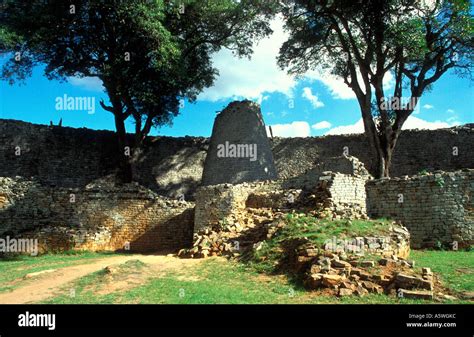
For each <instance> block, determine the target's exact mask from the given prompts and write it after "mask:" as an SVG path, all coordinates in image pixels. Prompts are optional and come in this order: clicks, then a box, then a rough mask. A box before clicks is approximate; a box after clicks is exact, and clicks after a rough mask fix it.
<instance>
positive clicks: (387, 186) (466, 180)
mask: <svg viewBox="0 0 474 337" xmlns="http://www.w3.org/2000/svg"><path fill="white" fill-rule="evenodd" d="M473 198H474V170H472V169H466V170H462V171H455V172H442V171H438V172H434V173H432V174H425V175H417V176H412V177H403V178H394V179H379V180H372V181H369V182H368V183H367V201H368V212H369V215H370V216H371V217H375V218H379V217H389V218H392V219H396V220H399V221H401V222H402V223H403V224H404V225H405V226H406V227H407V228H408V229H409V230H410V233H411V237H412V245H413V246H414V247H435V246H437V245H444V246H447V247H450V248H454V249H457V248H463V247H469V246H471V245H472V244H473V243H474V236H473V235H474V199H473Z"/></svg>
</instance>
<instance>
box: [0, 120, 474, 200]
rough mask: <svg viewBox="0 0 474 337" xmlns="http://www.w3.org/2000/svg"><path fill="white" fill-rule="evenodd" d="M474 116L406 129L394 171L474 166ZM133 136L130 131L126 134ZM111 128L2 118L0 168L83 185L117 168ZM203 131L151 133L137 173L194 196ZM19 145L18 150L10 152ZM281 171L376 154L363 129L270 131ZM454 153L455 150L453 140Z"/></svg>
mask: <svg viewBox="0 0 474 337" xmlns="http://www.w3.org/2000/svg"><path fill="white" fill-rule="evenodd" d="M473 136H474V128H473V124H470V125H466V126H463V127H456V128H451V129H440V130H433V131H429V130H423V131H416V130H406V131H403V132H402V134H401V136H400V140H399V144H398V146H397V148H396V151H395V154H394V158H393V167H392V176H395V177H396V176H403V175H413V174H417V173H419V172H420V171H422V170H424V169H426V170H436V169H442V170H445V171H454V170H458V169H461V168H474V147H473V146H472V143H473ZM129 143H130V144H133V137H132V136H130V137H129ZM115 144H116V143H115V138H114V133H113V132H110V131H93V130H88V129H73V128H68V127H48V126H45V125H35V124H30V123H25V122H20V121H14V120H2V119H0V176H5V177H15V176H23V177H27V178H29V177H37V178H38V179H39V181H41V182H44V183H46V184H52V185H55V186H63V187H84V186H85V185H87V184H88V183H90V182H91V181H93V180H95V179H98V178H101V177H104V176H106V175H109V174H111V173H114V170H115V168H116V167H117V163H116V158H117V156H116V155H115V153H116V145H115ZM208 145H209V141H208V139H207V138H194V137H182V138H172V137H149V138H148V139H147V142H146V146H145V150H144V154H143V156H142V158H140V160H139V162H138V163H137V164H136V166H135V168H134V176H135V179H136V180H137V181H138V182H139V183H140V184H141V185H144V186H146V187H147V188H150V189H152V190H153V191H155V192H157V193H159V194H161V195H164V196H168V197H177V196H178V195H179V194H185V196H186V199H189V198H192V197H193V194H194V192H195V190H196V188H197V187H198V186H199V185H200V182H201V176H202V170H203V165H204V159H205V157H206V151H207V149H208ZM17 146H19V147H20V149H21V155H19V156H17V155H15V149H16V147H17ZM271 146H272V152H273V157H274V160H275V165H276V168H277V172H278V175H279V177H280V178H282V179H288V178H291V177H297V176H299V175H302V174H305V173H306V172H307V171H308V170H310V169H311V168H313V166H314V165H315V164H317V163H319V162H321V161H324V160H325V159H326V158H330V157H337V156H341V155H342V154H343V151H344V150H345V149H347V150H348V151H349V153H348V154H349V155H352V156H355V157H357V158H359V159H360V160H361V161H362V162H363V163H364V165H365V166H366V167H367V169H368V170H369V172H371V173H373V170H374V163H373V156H372V155H371V154H370V151H368V149H369V147H368V144H367V142H366V140H365V138H364V136H363V135H344V136H324V137H309V138H275V139H273V141H272V142H271ZM454 146H457V147H458V155H457V156H454V155H453V147H454Z"/></svg>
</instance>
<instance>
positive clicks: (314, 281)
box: [305, 274, 323, 289]
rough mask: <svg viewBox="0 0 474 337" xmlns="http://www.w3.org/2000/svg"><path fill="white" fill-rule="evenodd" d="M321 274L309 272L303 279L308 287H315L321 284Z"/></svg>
mask: <svg viewBox="0 0 474 337" xmlns="http://www.w3.org/2000/svg"><path fill="white" fill-rule="evenodd" d="M322 279H323V274H311V275H309V277H308V278H307V279H306V281H305V285H306V286H307V287H308V288H310V289H316V288H319V287H320V286H321V281H322Z"/></svg>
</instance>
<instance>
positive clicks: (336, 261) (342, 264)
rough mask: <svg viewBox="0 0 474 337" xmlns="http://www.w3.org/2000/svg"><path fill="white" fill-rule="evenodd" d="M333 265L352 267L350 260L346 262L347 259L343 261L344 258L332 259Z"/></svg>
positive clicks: (335, 266)
mask: <svg viewBox="0 0 474 337" xmlns="http://www.w3.org/2000/svg"><path fill="white" fill-rule="evenodd" d="M331 266H332V267H333V268H346V269H350V268H351V267H352V266H351V264H350V263H349V262H346V261H342V260H340V261H339V260H332V261H331Z"/></svg>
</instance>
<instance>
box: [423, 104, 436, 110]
mask: <svg viewBox="0 0 474 337" xmlns="http://www.w3.org/2000/svg"><path fill="white" fill-rule="evenodd" d="M423 108H425V109H426V110H430V109H433V108H434V106H432V105H431V104H425V105H423Z"/></svg>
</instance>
